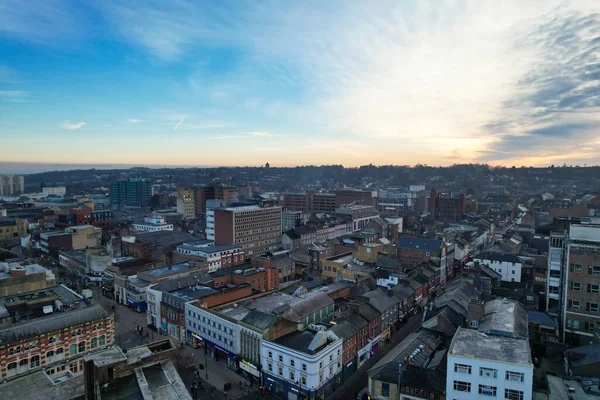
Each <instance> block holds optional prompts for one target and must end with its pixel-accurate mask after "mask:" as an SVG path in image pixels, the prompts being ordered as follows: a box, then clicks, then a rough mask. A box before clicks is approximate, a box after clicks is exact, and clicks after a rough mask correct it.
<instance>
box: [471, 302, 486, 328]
mask: <svg viewBox="0 0 600 400" xmlns="http://www.w3.org/2000/svg"><path fill="white" fill-rule="evenodd" d="M484 306H485V301H483V300H477V299H471V300H470V301H469V308H468V313H467V324H468V325H467V327H468V328H473V329H477V328H479V322H480V321H481V320H483V318H484V316H485V309H484Z"/></svg>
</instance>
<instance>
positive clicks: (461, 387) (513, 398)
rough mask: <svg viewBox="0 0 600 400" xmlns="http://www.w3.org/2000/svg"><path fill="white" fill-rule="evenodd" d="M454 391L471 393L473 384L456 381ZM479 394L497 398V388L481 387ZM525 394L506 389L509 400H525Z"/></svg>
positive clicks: (505, 396) (505, 392)
mask: <svg viewBox="0 0 600 400" xmlns="http://www.w3.org/2000/svg"><path fill="white" fill-rule="evenodd" d="M454 390H456V391H457V392H470V391H471V382H462V381H454ZM478 392H479V394H480V395H483V396H490V397H496V392H497V388H496V386H489V385H479V387H478ZM524 396H525V394H524V392H523V391H521V390H514V389H504V398H505V399H508V400H523V398H524Z"/></svg>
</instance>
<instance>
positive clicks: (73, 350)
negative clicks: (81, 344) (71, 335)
mask: <svg viewBox="0 0 600 400" xmlns="http://www.w3.org/2000/svg"><path fill="white" fill-rule="evenodd" d="M75 354H77V345H76V344H72V345H70V346H69V355H71V356H72V355H75Z"/></svg>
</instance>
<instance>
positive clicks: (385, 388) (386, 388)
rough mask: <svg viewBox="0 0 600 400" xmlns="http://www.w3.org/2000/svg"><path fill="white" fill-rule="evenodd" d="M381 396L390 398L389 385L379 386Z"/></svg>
mask: <svg viewBox="0 0 600 400" xmlns="http://www.w3.org/2000/svg"><path fill="white" fill-rule="evenodd" d="M381 395H382V396H383V397H390V384H389V383H385V382H383V383H382V384H381Z"/></svg>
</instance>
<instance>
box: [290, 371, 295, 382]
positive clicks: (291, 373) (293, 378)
mask: <svg viewBox="0 0 600 400" xmlns="http://www.w3.org/2000/svg"><path fill="white" fill-rule="evenodd" d="M290 380H291V381H295V380H296V379H295V377H294V371H290Z"/></svg>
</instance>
